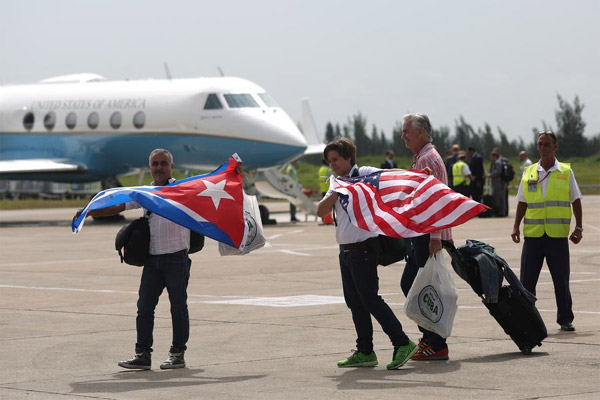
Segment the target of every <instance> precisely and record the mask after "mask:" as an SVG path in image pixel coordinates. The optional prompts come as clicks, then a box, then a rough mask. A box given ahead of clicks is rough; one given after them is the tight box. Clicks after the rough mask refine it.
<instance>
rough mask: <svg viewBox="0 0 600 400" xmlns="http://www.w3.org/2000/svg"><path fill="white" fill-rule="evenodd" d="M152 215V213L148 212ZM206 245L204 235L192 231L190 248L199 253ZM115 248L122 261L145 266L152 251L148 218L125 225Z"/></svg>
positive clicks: (190, 251) (116, 240)
mask: <svg viewBox="0 0 600 400" xmlns="http://www.w3.org/2000/svg"><path fill="white" fill-rule="evenodd" d="M148 215H150V213H148ZM203 247H204V235H201V234H199V233H196V232H194V231H190V250H189V251H188V253H190V254H192V253H197V252H199V251H200V250H202V248H203ZM115 249H116V250H117V252H118V253H119V257H121V263H123V262H125V263H126V264H129V265H135V266H138V267H141V266H143V265H144V264H145V263H146V259H147V258H148V253H149V252H150V227H149V225H148V218H146V217H142V218H138V219H136V220H135V221H133V222H131V223H129V224H127V225H125V226H123V227H122V228H121V230H119V232H118V233H117V236H116V237H115Z"/></svg>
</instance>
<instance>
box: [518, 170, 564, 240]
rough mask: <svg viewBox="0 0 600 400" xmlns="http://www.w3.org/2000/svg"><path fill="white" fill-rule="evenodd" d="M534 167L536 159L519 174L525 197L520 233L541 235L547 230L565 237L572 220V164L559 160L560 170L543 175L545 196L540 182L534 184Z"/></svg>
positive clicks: (535, 175)
mask: <svg viewBox="0 0 600 400" xmlns="http://www.w3.org/2000/svg"><path fill="white" fill-rule="evenodd" d="M537 167H538V164H537V163H536V164H533V165H530V166H529V167H527V168H525V172H524V173H523V177H522V178H521V180H522V185H523V194H524V195H525V200H526V201H527V211H525V219H524V220H523V234H524V235H525V237H541V236H543V235H544V233H546V234H547V235H548V236H550V237H553V238H566V237H568V236H569V226H570V224H571V202H570V186H569V183H570V182H571V165H570V164H567V163H560V170H556V171H552V172H551V173H550V176H549V177H548V178H546V179H548V186H547V187H546V198H545V199H544V198H543V197H542V187H541V186H542V185H541V184H540V183H535V184H533V183H534V182H537V181H538V180H539V177H538V170H537ZM530 183H531V185H530Z"/></svg>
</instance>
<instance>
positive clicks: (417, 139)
mask: <svg viewBox="0 0 600 400" xmlns="http://www.w3.org/2000/svg"><path fill="white" fill-rule="evenodd" d="M431 131H432V128H431V123H430V122H429V117H427V115H425V114H408V115H405V116H404V123H403V124H402V140H404V144H405V145H406V147H407V148H408V149H410V150H411V151H412V152H413V164H412V166H411V169H425V168H429V169H430V170H431V171H432V175H433V176H434V177H435V178H437V179H438V180H440V181H441V182H442V183H445V184H446V185H447V184H448V175H447V174H446V166H445V165H444V161H443V160H442V157H440V155H439V153H438V152H437V150H436V149H435V147H434V146H433V144H431V141H432V136H431ZM457 158H458V154H457ZM442 240H449V241H451V240H452V232H451V231H450V229H443V230H441V231H437V232H432V233H429V234H425V235H421V236H417V237H414V238H412V239H411V244H412V248H411V250H410V253H409V255H408V260H407V262H406V266H405V267H404V272H403V273H402V278H401V279H400V287H401V288H402V292H403V293H404V295H405V296H406V295H407V294H408V291H409V290H410V288H411V286H412V285H413V283H414V281H415V278H416V276H417V272H418V271H419V268H423V267H424V266H425V263H426V262H427V259H428V258H429V257H430V256H433V255H434V254H436V253H437V252H438V251H440V250H441V249H442ZM419 330H420V331H421V332H422V333H423V337H422V338H421V340H420V341H419V351H418V352H417V354H415V355H414V357H413V360H424V361H428V360H447V359H448V345H447V344H446V339H444V338H443V337H441V336H440V335H438V334H436V333H435V332H431V331H428V330H426V329H425V328H422V327H419Z"/></svg>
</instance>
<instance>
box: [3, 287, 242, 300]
mask: <svg viewBox="0 0 600 400" xmlns="http://www.w3.org/2000/svg"><path fill="white" fill-rule="evenodd" d="M0 288H5V289H30V290H54V291H63V292H87V293H116V294H138V292H137V291H136V292H134V291H127V290H110V289H81V288H60V287H44V286H21V285H0ZM188 297H201V298H213V299H214V298H232V299H236V298H240V297H244V296H213V295H208V294H188Z"/></svg>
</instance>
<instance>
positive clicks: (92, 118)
mask: <svg viewBox="0 0 600 400" xmlns="http://www.w3.org/2000/svg"><path fill="white" fill-rule="evenodd" d="M87 122H88V126H89V127H90V129H96V128H97V127H98V124H99V123H100V116H99V115H98V113H97V112H96V111H94V112H93V113H91V114H90V115H89V116H88V121H87Z"/></svg>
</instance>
